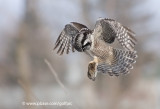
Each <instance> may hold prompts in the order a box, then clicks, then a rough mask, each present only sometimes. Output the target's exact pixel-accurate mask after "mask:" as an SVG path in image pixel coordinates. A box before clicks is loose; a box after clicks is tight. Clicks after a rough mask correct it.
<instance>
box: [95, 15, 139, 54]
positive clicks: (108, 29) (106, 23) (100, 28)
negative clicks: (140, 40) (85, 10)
mask: <svg viewBox="0 0 160 109" xmlns="http://www.w3.org/2000/svg"><path fill="white" fill-rule="evenodd" d="M93 35H94V36H95V37H97V38H99V39H101V40H103V41H105V42H106V43H113V42H114V40H115V38H117V39H118V41H119V43H120V44H121V45H122V47H124V48H125V49H126V50H131V51H133V50H134V46H135V45H136V43H137V40H136V38H135V33H134V32H133V31H131V30H130V29H128V28H127V27H125V26H123V25H122V24H120V23H119V22H117V21H115V20H113V19H106V18H99V19H98V20H97V22H96V25H95V29H94V31H93Z"/></svg>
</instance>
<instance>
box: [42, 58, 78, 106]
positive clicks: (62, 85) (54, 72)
mask: <svg viewBox="0 0 160 109" xmlns="http://www.w3.org/2000/svg"><path fill="white" fill-rule="evenodd" d="M44 61H45V63H46V64H47V65H48V67H49V69H50V70H51V72H52V74H53V75H54V77H55V79H56V81H57V82H58V84H59V85H60V86H61V87H62V88H63V89H64V91H65V93H66V95H67V96H68V97H69V98H71V99H73V96H71V95H70V94H69V92H68V90H67V88H66V87H65V86H64V84H63V83H62V82H61V80H60V79H59V77H58V75H57V72H56V71H55V70H54V69H53V67H52V65H51V64H50V62H49V61H48V60H47V59H44ZM73 102H75V100H73ZM74 105H75V106H74ZM74 105H73V106H74V109H78V107H77V105H76V103H75V104H74Z"/></svg>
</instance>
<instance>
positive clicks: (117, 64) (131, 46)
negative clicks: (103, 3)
mask: <svg viewBox="0 0 160 109" xmlns="http://www.w3.org/2000/svg"><path fill="white" fill-rule="evenodd" d="M116 39H117V40H118V42H119V43H120V44H121V46H122V47H123V49H119V48H113V47H112V46H111V45H110V44H111V43H114V41H115V40H116ZM136 43H137V40H136V38H135V33H134V32H133V31H132V30H130V29H129V28H127V27H125V26H123V25H122V24H121V23H119V22H117V21H115V20H113V19H106V18H99V19H98V20H97V21H96V24H95V28H94V29H93V30H90V29H89V28H88V27H87V26H85V25H83V24H80V23H77V22H71V23H70V24H67V25H65V27H64V29H63V30H62V32H61V33H60V35H59V37H58V39H57V41H56V43H55V47H54V49H58V50H57V54H60V55H63V54H64V53H66V54H68V53H69V52H70V51H71V50H72V52H74V51H75V50H76V51H78V52H84V53H86V54H88V55H90V56H91V57H93V61H91V62H89V65H88V72H87V74H88V78H89V79H91V80H93V81H94V80H95V78H96V76H97V73H98V72H100V73H104V74H106V73H108V74H109V75H110V76H113V75H115V76H119V75H120V74H127V73H129V70H130V69H133V64H134V63H136V60H135V59H136V58H137V52H136V51H135V45H136Z"/></svg>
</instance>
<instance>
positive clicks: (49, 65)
mask: <svg viewBox="0 0 160 109" xmlns="http://www.w3.org/2000/svg"><path fill="white" fill-rule="evenodd" d="M44 62H45V63H46V64H47V65H48V67H49V69H50V70H51V72H52V74H53V75H54V77H55V79H56V81H57V82H58V84H59V85H60V86H61V87H62V88H63V89H64V90H65V92H67V89H66V87H65V86H64V84H63V83H62V82H61V80H60V79H59V77H58V75H57V73H56V71H55V70H54V69H53V67H52V66H51V64H50V63H49V62H48V60H47V59H45V60H44Z"/></svg>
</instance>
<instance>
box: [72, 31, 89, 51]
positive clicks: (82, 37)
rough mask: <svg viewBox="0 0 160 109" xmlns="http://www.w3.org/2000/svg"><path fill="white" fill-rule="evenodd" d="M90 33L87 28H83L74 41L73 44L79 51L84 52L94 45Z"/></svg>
mask: <svg viewBox="0 0 160 109" xmlns="http://www.w3.org/2000/svg"><path fill="white" fill-rule="evenodd" d="M90 33H91V32H90V31H89V30H88V29H87V28H83V29H81V30H80V32H79V33H78V34H77V35H76V37H75V38H74V39H73V43H72V44H73V46H74V48H75V49H76V50H77V51H79V52H84V51H86V50H89V49H90V47H91V44H92V42H91V40H90Z"/></svg>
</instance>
